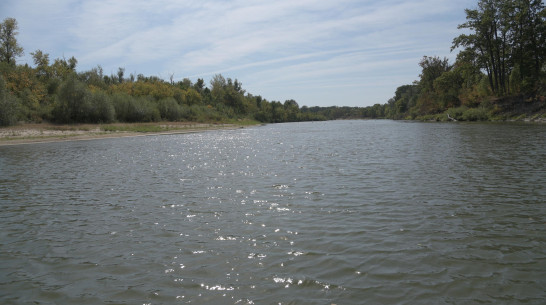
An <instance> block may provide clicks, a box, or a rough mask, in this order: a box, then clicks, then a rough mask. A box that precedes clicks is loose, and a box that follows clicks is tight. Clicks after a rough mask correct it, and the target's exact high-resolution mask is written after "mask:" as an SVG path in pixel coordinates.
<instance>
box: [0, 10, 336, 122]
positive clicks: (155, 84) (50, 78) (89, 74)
mask: <svg viewBox="0 0 546 305" xmlns="http://www.w3.org/2000/svg"><path fill="white" fill-rule="evenodd" d="M17 30H18V27H17V21H16V20H15V19H13V18H7V19H5V20H4V21H3V22H2V23H1V24H0V125H4V126H6V125H12V124H15V123H17V122H42V121H48V122H54V123H68V124H71V123H110V122H156V121H194V122H229V121H233V120H241V119H250V120H256V121H259V122H266V123H269V122H274V123H277V122H294V121H309V120H325V119H326V118H325V117H324V116H322V115H320V114H314V113H303V112H301V111H300V107H299V105H298V103H297V102H296V101H295V100H293V99H290V100H286V101H284V102H280V101H268V100H267V99H265V98H263V97H261V96H260V95H253V94H251V93H248V92H246V90H245V89H243V86H242V83H241V82H240V81H238V80H237V79H235V80H233V79H231V78H225V77H224V76H222V75H221V74H218V75H215V76H214V77H213V78H212V79H211V80H210V84H209V86H207V85H206V84H205V81H204V80H203V79H201V78H199V79H197V81H196V82H195V83H193V82H192V81H191V80H190V79H187V78H185V79H183V80H181V81H176V82H175V81H174V80H173V78H172V77H171V78H170V80H168V81H166V80H163V79H160V78H158V77H155V76H144V75H142V74H138V75H134V74H130V75H126V73H125V69H124V68H121V67H120V68H119V69H118V71H117V73H115V74H111V75H107V74H105V73H104V71H103V69H102V67H101V66H96V67H95V68H92V69H91V70H89V71H83V72H78V71H76V67H77V64H78V61H77V59H76V58H75V57H71V58H68V59H66V58H57V59H55V60H53V61H52V60H51V59H50V57H49V54H47V53H45V52H43V51H41V50H36V51H34V52H32V53H30V54H31V55H32V59H33V62H34V66H29V65H28V64H25V65H17V64H16V58H17V57H19V56H21V55H22V54H23V48H22V47H21V46H19V45H18V43H17V40H16V35H17V34H18V32H17Z"/></svg>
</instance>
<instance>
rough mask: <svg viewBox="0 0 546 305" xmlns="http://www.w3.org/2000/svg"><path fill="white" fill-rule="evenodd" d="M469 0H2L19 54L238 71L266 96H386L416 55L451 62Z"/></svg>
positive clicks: (372, 99)
mask: <svg viewBox="0 0 546 305" xmlns="http://www.w3.org/2000/svg"><path fill="white" fill-rule="evenodd" d="M476 3H477V1H476V0H457V1H454V0H276V1H271V0H265V1H264V0H245V1H239V0H234V1H231V0H230V1H226V0H198V1H194V0H154V1H150V0H88V1H83V0H51V1H47V0H2V1H0V19H1V20H4V19H5V18H7V17H11V18H15V19H16V20H17V23H18V26H19V34H18V36H17V40H18V42H19V44H20V46H22V47H23V49H24V51H25V55H24V56H22V57H20V58H18V60H17V63H18V64H24V63H28V64H29V65H31V66H34V64H33V61H32V56H31V55H30V53H32V52H34V51H36V50H41V51H42V52H44V53H48V54H49V57H50V61H51V62H52V61H53V59H55V58H63V57H64V58H66V59H68V58H70V57H72V56H74V57H75V58H76V59H77V60H78V65H77V67H76V69H77V71H78V72H82V71H88V70H90V69H92V68H94V67H97V66H98V65H100V66H101V67H102V68H103V71H104V73H105V74H116V73H117V71H118V68H120V67H122V68H124V69H125V76H126V77H128V76H129V74H131V73H132V74H134V75H137V74H143V75H145V76H157V77H160V78H162V79H165V80H169V79H170V77H171V76H172V77H173V79H174V80H175V81H178V80H182V79H183V78H189V79H190V80H192V82H195V81H197V79H198V78H202V79H204V80H205V83H206V84H207V86H210V80H211V79H212V77H213V76H214V75H216V74H222V75H223V76H224V77H225V78H231V79H233V80H235V79H237V80H239V81H240V82H241V83H242V84H243V89H245V90H246V91H247V92H248V93H251V94H253V95H261V96H262V97H263V98H265V99H267V100H269V101H281V102H284V101H285V100H288V99H294V100H296V101H297V102H298V104H299V105H300V106H304V105H305V106H309V107H312V106H322V107H326V106H357V107H366V106H371V105H373V104H376V103H380V104H384V103H386V102H387V101H388V99H389V98H391V97H393V96H394V92H395V90H396V88H397V87H399V86H401V85H405V84H411V83H412V82H413V81H414V80H417V79H418V78H419V73H420V67H419V64H418V63H419V61H420V60H421V58H422V57H423V56H425V55H427V56H440V57H442V58H443V57H447V58H449V59H450V60H451V62H453V61H454V60H455V57H456V51H454V52H451V51H450V49H451V45H452V41H453V38H455V37H456V36H458V35H460V34H461V33H462V32H461V30H458V29H457V25H459V24H462V23H464V22H465V12H464V9H465V8H475V6H476Z"/></svg>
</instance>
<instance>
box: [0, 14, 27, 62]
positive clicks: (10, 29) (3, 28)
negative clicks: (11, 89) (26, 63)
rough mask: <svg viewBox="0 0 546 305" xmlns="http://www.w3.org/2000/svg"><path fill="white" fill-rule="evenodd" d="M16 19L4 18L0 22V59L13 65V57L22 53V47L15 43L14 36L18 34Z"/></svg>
mask: <svg viewBox="0 0 546 305" xmlns="http://www.w3.org/2000/svg"><path fill="white" fill-rule="evenodd" d="M18 29H19V27H18V25H17V20H15V18H6V19H4V21H3V22H2V23H0V61H1V62H5V63H8V64H11V65H15V57H19V56H22V55H23V48H22V47H21V46H19V44H18V43H17V39H16V38H15V36H17V34H19V32H17V30H18Z"/></svg>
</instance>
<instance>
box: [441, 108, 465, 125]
mask: <svg viewBox="0 0 546 305" xmlns="http://www.w3.org/2000/svg"><path fill="white" fill-rule="evenodd" d="M467 110H468V107H466V106H461V107H456V108H449V109H448V110H446V112H445V114H446V117H447V115H448V114H449V116H450V117H452V118H454V119H455V120H457V121H461V120H463V114H464V112H465V111H467Z"/></svg>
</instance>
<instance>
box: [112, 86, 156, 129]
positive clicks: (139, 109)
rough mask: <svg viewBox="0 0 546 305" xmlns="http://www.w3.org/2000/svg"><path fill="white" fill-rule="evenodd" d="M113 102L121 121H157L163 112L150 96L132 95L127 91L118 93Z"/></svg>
mask: <svg viewBox="0 0 546 305" xmlns="http://www.w3.org/2000/svg"><path fill="white" fill-rule="evenodd" d="M112 102H113V104H114V109H115V112H116V116H117V119H118V121H120V122H156V121H159V120H160V119H161V113H160V112H159V109H158V108H157V107H156V104H155V103H154V102H153V99H152V98H150V97H136V98H135V97H132V96H130V95H128V94H125V93H116V94H114V95H113V96H112Z"/></svg>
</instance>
